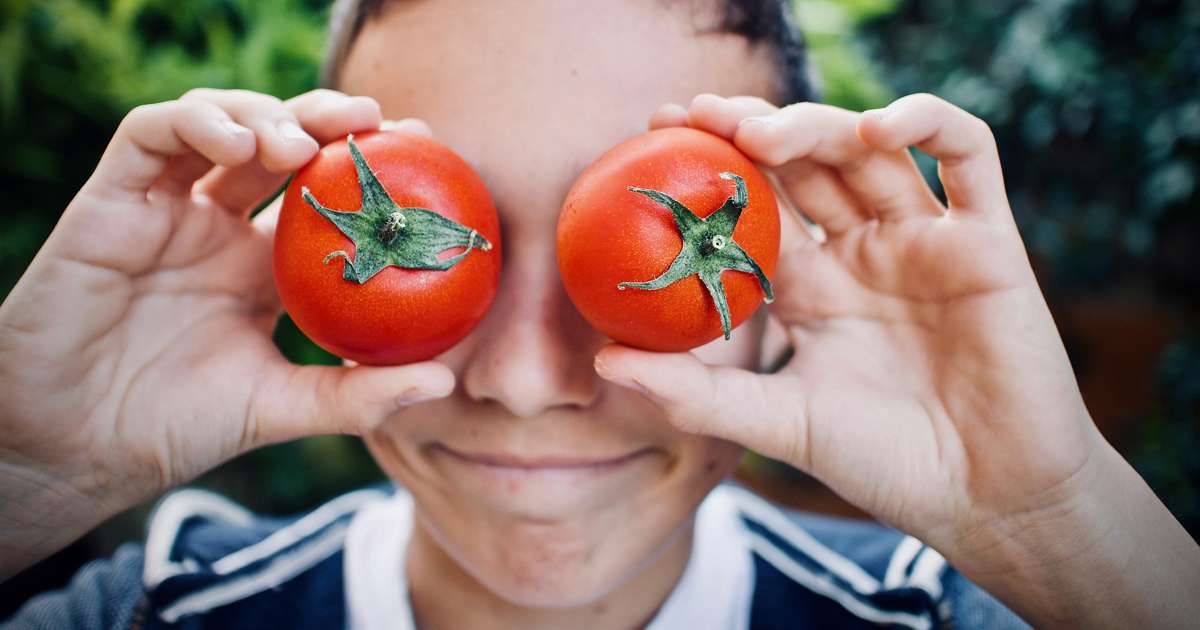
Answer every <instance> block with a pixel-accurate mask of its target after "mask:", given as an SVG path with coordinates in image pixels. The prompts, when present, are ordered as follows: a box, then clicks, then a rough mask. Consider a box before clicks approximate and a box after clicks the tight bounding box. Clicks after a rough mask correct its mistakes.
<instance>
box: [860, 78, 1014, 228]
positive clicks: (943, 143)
mask: <svg viewBox="0 0 1200 630" xmlns="http://www.w3.org/2000/svg"><path fill="white" fill-rule="evenodd" d="M858 133H859V135H860V136H861V137H862V139H863V140H864V141H865V142H866V143H867V144H869V145H871V146H872V147H876V148H878V149H880V150H884V151H896V150H902V149H904V148H906V147H910V146H915V147H917V148H918V149H920V150H922V151H924V152H926V153H928V154H929V155H931V156H933V157H934V158H936V159H937V160H938V161H939V170H940V174H941V180H942V185H943V187H944V188H945V189H946V197H947V199H948V200H949V202H950V207H951V209H953V210H976V211H987V210H994V209H997V208H1006V207H1007V206H1008V201H1007V199H1008V197H1007V195H1006V193H1005V191H1004V175H1003V172H1002V170H1001V167H1000V155H999V151H997V149H996V138H995V136H994V135H992V130H991V129H990V128H989V127H988V125H987V123H985V122H983V121H982V120H980V119H979V118H977V117H975V116H973V115H971V114H970V113H968V112H966V111H964V110H962V109H960V108H958V107H956V106H954V105H952V104H950V103H948V102H946V101H944V100H942V99H940V98H938V97H936V96H933V95H932V94H912V95H909V96H905V97H904V98H901V99H899V100H898V101H896V102H894V103H892V104H891V105H889V106H888V107H887V108H886V109H882V110H875V111H870V112H865V113H864V114H863V117H862V120H861V122H860V123H859V125H858Z"/></svg>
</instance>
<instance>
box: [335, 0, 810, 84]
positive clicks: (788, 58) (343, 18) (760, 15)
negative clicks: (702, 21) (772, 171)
mask: <svg viewBox="0 0 1200 630" xmlns="http://www.w3.org/2000/svg"><path fill="white" fill-rule="evenodd" d="M388 1H389V0H337V1H336V2H335V3H334V6H333V11H332V14H331V16H330V23H329V45H328V48H327V49H326V52H325V61H324V64H323V65H322V70H321V84H322V85H324V86H326V87H332V86H333V85H335V84H336V83H337V79H338V71H339V69H340V68H341V65H342V61H343V60H344V59H345V57H346V55H347V54H348V53H349V52H350V46H351V44H353V43H354V39H355V38H356V37H358V33H359V32H360V31H361V30H362V27H363V25H364V24H366V23H367V20H369V19H371V18H373V17H375V16H376V15H377V14H378V13H379V11H380V9H382V8H383V5H384V4H386V3H387V2H388ZM723 1H724V7H725V8H724V13H723V15H722V18H721V22H720V24H718V25H717V29H716V30H717V31H718V32H724V33H736V34H738V35H741V36H742V37H745V38H746V40H747V41H748V42H749V43H750V44H752V45H757V44H766V45H768V46H771V48H772V49H774V51H775V54H776V59H777V63H778V64H779V67H780V73H779V81H780V85H779V86H778V87H779V90H778V92H779V94H780V97H781V98H782V99H783V100H784V101H785V102H787V103H797V102H800V101H812V100H816V91H815V89H814V87H813V78H812V75H811V74H810V72H809V67H808V54H807V51H806V48H805V45H804V37H803V36H802V35H801V33H800V30H799V29H798V28H797V27H796V24H795V21H794V19H793V15H792V9H791V4H792V0H723Z"/></svg>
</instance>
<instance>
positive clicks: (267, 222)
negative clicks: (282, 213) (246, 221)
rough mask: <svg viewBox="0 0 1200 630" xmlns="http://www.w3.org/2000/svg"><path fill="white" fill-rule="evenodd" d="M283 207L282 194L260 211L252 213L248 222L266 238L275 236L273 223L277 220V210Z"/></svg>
mask: <svg viewBox="0 0 1200 630" xmlns="http://www.w3.org/2000/svg"><path fill="white" fill-rule="evenodd" d="M282 207H283V195H279V196H277V197H275V199H274V200H273V201H271V203H270V204H268V205H267V207H265V208H263V209H262V212H259V213H258V214H256V215H254V218H253V219H251V220H250V224H251V225H252V226H253V227H254V229H255V230H258V232H259V233H261V234H262V235H264V236H266V237H267V238H270V239H274V238H275V224H276V223H278V222H279V210H280V208H282Z"/></svg>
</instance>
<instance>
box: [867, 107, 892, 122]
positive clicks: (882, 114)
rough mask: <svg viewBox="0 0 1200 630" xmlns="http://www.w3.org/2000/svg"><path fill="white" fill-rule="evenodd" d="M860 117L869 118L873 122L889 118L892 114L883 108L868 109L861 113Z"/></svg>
mask: <svg viewBox="0 0 1200 630" xmlns="http://www.w3.org/2000/svg"><path fill="white" fill-rule="evenodd" d="M862 115H863V116H869V117H871V118H874V119H875V120H884V119H885V118H887V117H888V116H891V115H892V112H891V110H889V109H888V108H886V107H885V108H883V109H868V110H867V111H865V112H863V113H862Z"/></svg>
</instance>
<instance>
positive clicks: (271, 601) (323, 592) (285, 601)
mask: <svg viewBox="0 0 1200 630" xmlns="http://www.w3.org/2000/svg"><path fill="white" fill-rule="evenodd" d="M343 564H344V558H343V556H342V552H340V551H339V552H337V553H335V554H333V555H332V556H329V557H328V558H326V559H325V560H322V561H321V562H319V563H317V564H316V565H315V566H313V567H312V568H310V569H308V570H307V571H305V572H303V573H301V574H299V575H297V576H296V577H294V578H292V579H291V580H288V582H287V583H286V584H285V585H284V586H283V587H282V588H278V589H267V590H264V591H260V592H258V593H254V594H253V595H250V596H249V597H247V598H245V599H240V600H238V601H236V602H233V603H231V604H227V605H224V606H219V607H217V608H213V609H212V610H210V611H207V612H204V613H199V614H194V615H187V616H184V617H182V618H180V619H179V620H178V621H176V622H175V623H173V624H170V623H167V622H165V621H163V620H162V619H161V618H159V617H157V616H154V615H148V616H147V620H146V625H145V626H144V628H145V629H146V630H159V629H165V628H172V629H178V630H206V629H209V628H219V629H221V630H226V629H228V630H240V629H242V628H246V629H247V630H249V629H252V628H296V629H300V630H303V629H305V628H341V627H342V626H343V625H344V623H345V619H346V597H345V593H344V592H343V589H342V586H343V584H344V583H345V580H344V579H343V575H342V566H343ZM174 579H176V578H172V579H171V580H167V581H168V582H170V581H172V580H174ZM154 609H155V610H161V609H162V607H160V606H159V605H157V604H156V605H155V606H154Z"/></svg>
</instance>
